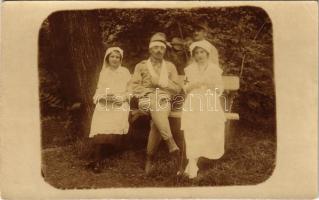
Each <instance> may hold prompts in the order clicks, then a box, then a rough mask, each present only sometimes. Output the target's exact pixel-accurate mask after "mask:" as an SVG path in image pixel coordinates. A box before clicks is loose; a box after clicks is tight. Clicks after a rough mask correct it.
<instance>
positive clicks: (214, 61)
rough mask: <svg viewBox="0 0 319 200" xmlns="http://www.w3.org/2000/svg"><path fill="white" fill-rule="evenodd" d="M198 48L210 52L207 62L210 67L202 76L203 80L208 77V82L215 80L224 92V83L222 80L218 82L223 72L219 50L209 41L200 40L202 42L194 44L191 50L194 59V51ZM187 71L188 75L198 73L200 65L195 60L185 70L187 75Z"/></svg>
mask: <svg viewBox="0 0 319 200" xmlns="http://www.w3.org/2000/svg"><path fill="white" fill-rule="evenodd" d="M196 47H200V48H202V49H204V50H205V51H207V52H208V60H207V61H208V66H207V69H206V70H205V73H204V74H203V75H202V76H203V77H202V78H203V79H205V77H206V78H207V79H208V80H210V79H215V80H216V81H217V82H219V85H218V88H220V89H221V91H222V90H223V85H222V81H220V80H219V81H218V79H220V78H221V76H222V73H223V70H222V69H221V68H220V67H219V62H218V52H217V49H216V48H215V47H214V46H213V45H212V44H211V43H209V42H208V41H207V40H200V41H196V42H193V43H192V44H191V45H190V48H189V49H190V51H191V54H192V58H193V56H194V55H193V50H194V49H195V48H196ZM186 70H187V71H188V72H189V73H188V74H195V73H197V72H198V63H197V62H196V61H195V59H193V61H192V62H191V63H190V64H189V65H188V67H186V68H185V73H186ZM188 78H189V77H188ZM197 78H198V77H197Z"/></svg>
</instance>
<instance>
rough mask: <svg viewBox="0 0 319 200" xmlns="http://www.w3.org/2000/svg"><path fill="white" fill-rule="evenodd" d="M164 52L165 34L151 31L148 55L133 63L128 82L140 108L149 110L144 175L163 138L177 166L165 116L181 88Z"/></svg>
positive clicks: (175, 149)
mask: <svg viewBox="0 0 319 200" xmlns="http://www.w3.org/2000/svg"><path fill="white" fill-rule="evenodd" d="M165 52H166V36H165V34H164V33H156V34H154V35H153V36H152V37H151V40H150V44H149V53H150V57H149V59H147V60H143V61H141V62H140V63H138V64H137V65H136V67H135V70H134V74H133V77H132V79H131V83H130V87H131V90H132V92H133V95H134V96H136V97H138V98H139V109H142V110H144V111H146V112H149V113H150V116H151V118H152V122H151V130H150V133H149V137H148V143H147V160H146V165H145V172H146V173H147V174H148V173H150V172H151V169H152V160H153V157H154V154H155V152H156V149H157V147H158V145H159V143H160V142H161V140H162V139H163V140H164V141H165V143H166V145H167V147H168V150H169V152H170V155H171V156H172V159H173V160H174V163H175V165H176V169H177V168H178V167H179V166H178V165H179V157H180V148H179V147H178V146H177V145H176V142H175V141H174V139H173V136H172V132H171V129H170V125H169V121H168V116H169V113H170V111H171V102H170V100H171V97H172V96H173V95H175V94H177V93H179V92H180V91H181V86H180V85H179V84H178V74H177V70H176V68H175V66H174V64H173V63H171V62H169V61H166V60H165V59H164V55H165Z"/></svg>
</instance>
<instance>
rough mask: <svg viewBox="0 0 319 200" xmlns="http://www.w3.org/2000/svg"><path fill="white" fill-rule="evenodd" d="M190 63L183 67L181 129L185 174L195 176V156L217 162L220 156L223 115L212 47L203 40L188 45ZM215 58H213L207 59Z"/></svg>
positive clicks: (218, 71) (220, 71) (220, 73)
mask: <svg viewBox="0 0 319 200" xmlns="http://www.w3.org/2000/svg"><path fill="white" fill-rule="evenodd" d="M190 52H191V56H192V59H193V62H192V63H191V64H189V65H188V66H187V67H186V68H185V70H184V71H185V76H186V84H185V86H184V91H185V93H186V95H187V96H186V100H185V102H184V105H183V113H182V130H184V133H185V141H186V147H187V148H186V154H187V157H188V159H189V163H188V166H187V167H186V171H185V172H186V174H188V175H189V178H195V177H196V176H197V172H198V167H197V161H198V158H199V157H205V158H208V159H218V158H220V157H221V156H222V155H223V154H224V140H225V139H224V138H225V136H224V128H225V116H224V111H223V109H222V106H221V104H220V100H219V96H220V95H221V94H222V93H223V82H222V70H221V69H220V67H219V64H218V62H215V60H218V54H216V48H215V47H213V45H212V44H210V43H209V42H208V41H206V40H201V41H197V42H194V43H192V44H191V45H190ZM211 56H215V57H216V56H217V58H211Z"/></svg>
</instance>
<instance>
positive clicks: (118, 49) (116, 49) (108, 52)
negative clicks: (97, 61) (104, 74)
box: [102, 47, 124, 69]
mask: <svg viewBox="0 0 319 200" xmlns="http://www.w3.org/2000/svg"><path fill="white" fill-rule="evenodd" d="M114 51H117V52H119V53H120V55H121V60H122V59H123V55H124V52H123V50H122V49H121V48H120V47H110V48H108V49H107V50H106V52H105V55H104V60H103V66H102V69H104V67H107V66H108V65H107V62H106V61H105V60H106V57H107V56H108V55H109V54H111V53H112V52H114Z"/></svg>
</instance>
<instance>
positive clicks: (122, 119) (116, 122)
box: [89, 66, 131, 137]
mask: <svg viewBox="0 0 319 200" xmlns="http://www.w3.org/2000/svg"><path fill="white" fill-rule="evenodd" d="M130 79H131V75H130V72H129V71H128V70H127V69H126V68H125V67H122V66H120V67H118V68H117V69H116V70H111V69H110V68H109V67H107V68H104V69H102V70H101V72H100V77H99V81H98V87H97V90H96V94H98V95H106V94H115V95H121V94H123V93H125V92H126V90H127V84H128V82H129V80H130ZM128 115H129V105H128V103H127V102H124V103H123V104H122V105H115V104H114V103H111V102H108V103H107V104H106V105H105V104H101V103H97V104H96V107H95V110H94V113H93V117H92V123H91V130H90V135H89V137H93V136H95V135H97V134H126V133H127V131H128V127H129V123H128Z"/></svg>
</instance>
